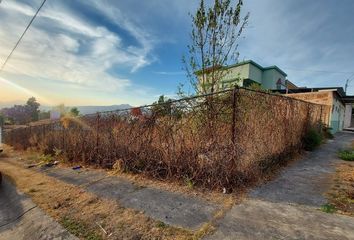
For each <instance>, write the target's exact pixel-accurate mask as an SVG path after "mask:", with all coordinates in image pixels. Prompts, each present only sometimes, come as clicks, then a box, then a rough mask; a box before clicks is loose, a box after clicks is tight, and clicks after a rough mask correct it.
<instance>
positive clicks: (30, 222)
mask: <svg viewBox="0 0 354 240" xmlns="http://www.w3.org/2000/svg"><path fill="white" fill-rule="evenodd" d="M1 239H4V240H5V239H6V240H8V239H18V240H22V239H23V240H25V239H26V240H27V239H38V240H47V239H57V240H61V239H63V240H64V239H65V240H76V239H77V238H76V237H74V236H73V235H71V234H70V233H68V232H67V231H66V230H65V229H64V228H63V227H61V225H60V224H58V223H57V222H55V221H54V220H53V219H52V218H51V217H49V216H47V215H46V214H45V213H44V212H43V211H42V210H41V209H40V208H38V207H37V206H36V205H35V204H34V203H33V202H32V200H31V199H30V198H29V197H27V196H26V195H25V194H23V193H21V192H19V191H17V190H16V188H15V187H14V186H13V185H12V184H11V183H10V182H9V181H7V180H6V179H4V181H3V183H2V185H1V186H0V240H1Z"/></svg>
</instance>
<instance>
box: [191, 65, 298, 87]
mask: <svg viewBox="0 0 354 240" xmlns="http://www.w3.org/2000/svg"><path fill="white" fill-rule="evenodd" d="M212 71H213V70H212V69H210V68H209V69H206V70H205V72H206V73H205V75H206V77H205V79H206V81H205V82H203V78H202V72H201V71H198V72H197V75H198V79H199V84H200V87H202V86H204V89H208V88H209V86H211V84H210V80H208V78H210V74H211V72H212ZM214 71H221V72H223V73H222V74H221V75H223V77H222V79H221V80H220V81H218V85H217V86H215V91H218V90H223V89H227V88H231V87H233V86H240V87H249V86H251V85H252V84H257V85H259V86H261V87H262V88H263V89H279V90H281V89H284V90H286V89H296V88H297V86H296V85H295V84H293V83H292V82H290V81H289V80H288V79H287V78H286V77H287V74H286V73H285V72H284V71H283V70H281V69H280V68H279V67H277V66H275V65H274V66H270V67H262V66H261V65H259V64H258V63H256V62H254V61H252V60H248V61H244V62H240V63H237V64H234V65H230V66H224V67H219V68H217V69H215V70H214Z"/></svg>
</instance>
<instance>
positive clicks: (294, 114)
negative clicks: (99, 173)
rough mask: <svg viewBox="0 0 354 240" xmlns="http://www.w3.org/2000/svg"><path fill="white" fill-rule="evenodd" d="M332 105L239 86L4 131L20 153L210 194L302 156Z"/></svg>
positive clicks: (7, 140) (325, 120)
mask: <svg viewBox="0 0 354 240" xmlns="http://www.w3.org/2000/svg"><path fill="white" fill-rule="evenodd" d="M328 116H329V107H328V106H324V105H317V104H312V103H308V102H304V101H301V100H295V99H292V98H289V97H285V96H282V95H276V94H269V93H265V92H258V91H252V90H247V89H243V88H235V89H231V90H226V91H223V92H218V93H214V94H208V95H204V96H198V97H192V98H184V99H181V100H176V101H167V102H165V103H163V104H155V105H149V106H142V107H137V108H131V109H124V110H117V111H112V112H101V113H97V114H91V115H85V116H82V117H77V118H70V117H64V118H62V119H61V120H60V121H57V122H53V123H50V124H43V125H38V126H30V127H26V128H19V129H14V130H11V131H8V132H6V133H5V142H6V143H7V144H9V145H12V146H14V147H16V148H21V149H26V148H36V149H38V150H40V151H43V152H44V153H46V154H54V152H56V153H58V152H59V153H60V154H61V155H62V157H64V158H65V159H66V160H67V161H69V162H77V163H84V164H91V165H97V166H101V167H107V168H111V167H112V166H113V165H114V166H115V167H116V168H118V169H120V170H121V171H126V172H133V173H144V174H146V175H148V176H152V177H154V178H159V179H179V180H187V181H189V182H191V183H195V184H198V185H203V186H207V187H211V188H216V187H218V188H219V187H233V186H237V185H239V184H241V183H244V182H245V181H249V180H250V179H254V178H257V177H259V176H260V175H261V174H262V173H263V172H264V171H265V170H266V169H268V168H270V167H274V166H275V165H277V164H279V163H281V161H283V157H284V156H286V155H288V154H292V153H294V152H297V151H298V150H299V149H301V147H302V139H303V137H304V135H305V133H306V131H307V130H308V129H309V128H312V127H315V126H316V124H317V123H318V122H322V123H328Z"/></svg>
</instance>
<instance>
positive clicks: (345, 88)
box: [344, 78, 349, 94]
mask: <svg viewBox="0 0 354 240" xmlns="http://www.w3.org/2000/svg"><path fill="white" fill-rule="evenodd" d="M348 85H349V78H348V79H347V81H345V87H344V92H345V94H347V89H348Z"/></svg>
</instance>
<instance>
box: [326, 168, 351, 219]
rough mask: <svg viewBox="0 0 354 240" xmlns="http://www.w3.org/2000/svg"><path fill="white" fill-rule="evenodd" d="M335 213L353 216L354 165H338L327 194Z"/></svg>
mask: <svg viewBox="0 0 354 240" xmlns="http://www.w3.org/2000/svg"><path fill="white" fill-rule="evenodd" d="M327 195H328V198H329V203H330V204H331V205H332V206H334V208H335V210H336V212H337V213H341V214H345V215H349V216H354V163H353V162H346V163H340V164H339V165H338V166H337V170H336V173H335V176H334V183H333V186H332V188H331V190H330V191H329V193H328V194H327Z"/></svg>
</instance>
